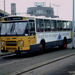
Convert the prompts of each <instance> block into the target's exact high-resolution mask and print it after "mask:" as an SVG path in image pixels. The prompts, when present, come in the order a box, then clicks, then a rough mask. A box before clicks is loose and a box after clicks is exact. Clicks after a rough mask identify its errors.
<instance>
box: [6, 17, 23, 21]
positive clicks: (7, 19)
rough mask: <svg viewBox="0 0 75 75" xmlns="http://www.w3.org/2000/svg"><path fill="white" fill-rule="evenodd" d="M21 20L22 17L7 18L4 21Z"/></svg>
mask: <svg viewBox="0 0 75 75" xmlns="http://www.w3.org/2000/svg"><path fill="white" fill-rule="evenodd" d="M22 19H23V18H22V17H8V18H5V21H10V20H22Z"/></svg>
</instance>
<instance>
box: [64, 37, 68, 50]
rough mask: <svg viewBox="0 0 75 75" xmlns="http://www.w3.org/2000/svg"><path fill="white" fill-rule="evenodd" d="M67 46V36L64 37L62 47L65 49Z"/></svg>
mask: <svg viewBox="0 0 75 75" xmlns="http://www.w3.org/2000/svg"><path fill="white" fill-rule="evenodd" d="M66 47H67V38H66V37H65V38H64V40H63V48H64V49H65V48H66Z"/></svg>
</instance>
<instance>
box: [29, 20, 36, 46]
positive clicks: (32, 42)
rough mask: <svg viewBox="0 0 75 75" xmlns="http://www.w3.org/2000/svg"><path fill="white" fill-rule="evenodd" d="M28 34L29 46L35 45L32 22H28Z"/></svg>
mask: <svg viewBox="0 0 75 75" xmlns="http://www.w3.org/2000/svg"><path fill="white" fill-rule="evenodd" d="M29 34H30V45H32V44H35V43H36V36H35V23H34V20H30V21H29Z"/></svg>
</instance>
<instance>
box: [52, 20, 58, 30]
mask: <svg viewBox="0 0 75 75" xmlns="http://www.w3.org/2000/svg"><path fill="white" fill-rule="evenodd" d="M56 27H57V24H56V20H51V31H56Z"/></svg>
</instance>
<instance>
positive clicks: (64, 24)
mask: <svg viewBox="0 0 75 75" xmlns="http://www.w3.org/2000/svg"><path fill="white" fill-rule="evenodd" d="M66 24H67V22H66V21H62V25H63V30H64V31H65V30H66V28H67V26H66Z"/></svg>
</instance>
